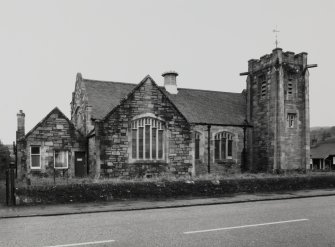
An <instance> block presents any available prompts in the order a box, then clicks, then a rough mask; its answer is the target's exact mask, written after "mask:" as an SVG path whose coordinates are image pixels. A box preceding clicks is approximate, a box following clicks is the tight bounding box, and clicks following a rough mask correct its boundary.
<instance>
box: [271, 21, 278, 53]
mask: <svg viewBox="0 0 335 247" xmlns="http://www.w3.org/2000/svg"><path fill="white" fill-rule="evenodd" d="M272 32H274V33H275V34H276V41H275V44H276V48H278V43H279V41H278V36H277V33H279V30H278V29H277V26H276V28H275V29H273V31H272Z"/></svg>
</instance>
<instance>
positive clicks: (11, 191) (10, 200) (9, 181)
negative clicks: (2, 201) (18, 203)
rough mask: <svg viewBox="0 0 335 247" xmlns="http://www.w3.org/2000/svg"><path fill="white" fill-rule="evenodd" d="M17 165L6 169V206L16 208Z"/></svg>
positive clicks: (12, 164) (11, 165)
mask: <svg viewBox="0 0 335 247" xmlns="http://www.w3.org/2000/svg"><path fill="white" fill-rule="evenodd" d="M15 170H16V169H15V163H14V162H13V163H11V164H10V167H9V168H7V169H6V205H7V206H15V176H16V174H15Z"/></svg>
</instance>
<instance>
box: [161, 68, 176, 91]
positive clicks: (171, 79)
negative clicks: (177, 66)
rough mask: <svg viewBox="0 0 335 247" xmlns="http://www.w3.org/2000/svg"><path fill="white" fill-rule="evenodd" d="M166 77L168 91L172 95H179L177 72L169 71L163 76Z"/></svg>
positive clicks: (165, 84)
mask: <svg viewBox="0 0 335 247" xmlns="http://www.w3.org/2000/svg"><path fill="white" fill-rule="evenodd" d="M162 76H163V77H164V87H165V89H166V91H168V92H169V93H170V94H177V93H178V89H177V76H178V73H177V72H175V71H169V72H165V73H163V74H162Z"/></svg>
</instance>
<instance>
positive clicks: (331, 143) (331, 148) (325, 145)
mask: <svg viewBox="0 0 335 247" xmlns="http://www.w3.org/2000/svg"><path fill="white" fill-rule="evenodd" d="M329 155H335V139H334V138H332V139H328V140H326V141H324V142H322V143H319V144H317V145H316V146H315V147H311V158H312V159H325V158H327V157H328V156H329Z"/></svg>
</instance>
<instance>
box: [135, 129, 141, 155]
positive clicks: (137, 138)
mask: <svg viewBox="0 0 335 247" xmlns="http://www.w3.org/2000/svg"><path fill="white" fill-rule="evenodd" d="M136 128H137V131H136V159H139V157H140V154H139V151H140V145H139V144H140V141H139V139H140V133H139V132H140V131H139V130H140V128H139V127H138V125H137V126H136Z"/></svg>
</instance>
